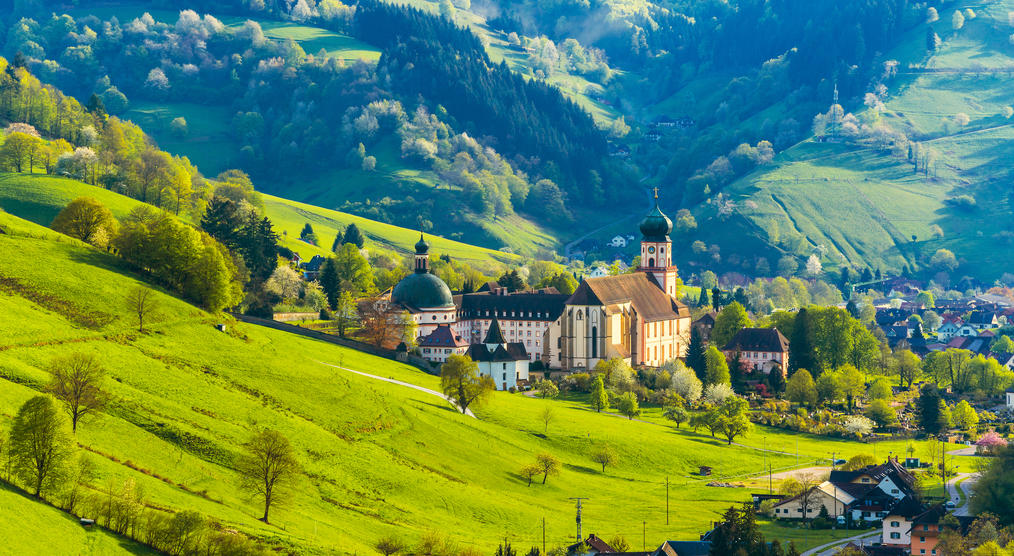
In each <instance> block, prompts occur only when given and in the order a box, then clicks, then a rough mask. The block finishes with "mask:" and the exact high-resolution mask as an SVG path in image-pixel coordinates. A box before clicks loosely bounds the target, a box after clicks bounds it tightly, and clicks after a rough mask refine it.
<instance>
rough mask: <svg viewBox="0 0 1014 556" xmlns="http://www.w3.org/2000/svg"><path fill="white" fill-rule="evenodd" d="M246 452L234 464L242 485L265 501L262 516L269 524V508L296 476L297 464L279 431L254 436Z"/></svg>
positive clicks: (268, 431) (290, 447) (261, 432)
mask: <svg viewBox="0 0 1014 556" xmlns="http://www.w3.org/2000/svg"><path fill="white" fill-rule="evenodd" d="M244 447H245V448H246V453H245V454H243V455H242V456H241V457H240V458H239V461H238V462H237V469H238V471H239V473H240V478H241V480H242V483H243V486H244V487H245V488H247V489H248V490H249V491H250V492H252V493H253V494H254V495H255V496H259V497H261V498H263V499H264V517H262V518H261V521H263V522H264V523H268V512H269V511H270V510H271V505H272V504H273V503H276V502H278V501H280V500H281V499H282V498H283V497H284V495H285V494H287V487H288V486H289V485H290V483H292V482H293V480H294V479H295V478H296V476H297V475H298V474H299V463H298V462H296V456H295V453H294V452H293V450H292V445H291V444H289V440H288V439H287V438H285V437H284V436H282V434H281V433H280V432H278V431H273V430H263V431H260V432H258V433H255V434H254V435H253V436H252V437H251V438H250V440H249V441H248V442H247V443H246V444H245V446H244Z"/></svg>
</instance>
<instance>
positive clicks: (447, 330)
mask: <svg viewBox="0 0 1014 556" xmlns="http://www.w3.org/2000/svg"><path fill="white" fill-rule="evenodd" d="M467 345H468V342H466V341H464V340H462V339H461V336H455V335H454V332H453V331H452V330H451V327H450V326H449V325H447V324H439V325H437V329H436V330H434V331H433V332H430V333H429V334H428V335H426V336H423V337H421V338H419V347H464V346H467Z"/></svg>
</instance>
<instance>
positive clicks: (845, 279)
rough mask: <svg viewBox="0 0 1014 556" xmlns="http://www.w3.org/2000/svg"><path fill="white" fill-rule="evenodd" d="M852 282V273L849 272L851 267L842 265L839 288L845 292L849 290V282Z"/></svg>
mask: <svg viewBox="0 0 1014 556" xmlns="http://www.w3.org/2000/svg"><path fill="white" fill-rule="evenodd" d="M851 283H852V273H851V272H849V267H847V266H843V267H841V279H840V280H839V281H838V289H839V290H841V292H842V293H843V294H844V293H845V291H846V290H848V287H849V284H851Z"/></svg>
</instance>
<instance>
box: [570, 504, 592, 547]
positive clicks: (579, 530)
mask: <svg viewBox="0 0 1014 556" xmlns="http://www.w3.org/2000/svg"><path fill="white" fill-rule="evenodd" d="M567 500H576V501H577V542H581V541H583V540H584V537H582V536H581V501H582V500H588V499H587V498H584V497H574V498H568V499H567Z"/></svg>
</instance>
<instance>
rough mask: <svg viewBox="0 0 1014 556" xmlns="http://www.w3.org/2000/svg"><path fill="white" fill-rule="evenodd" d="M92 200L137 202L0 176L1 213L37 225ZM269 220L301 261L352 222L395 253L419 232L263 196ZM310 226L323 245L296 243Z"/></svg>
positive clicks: (479, 258) (122, 211) (128, 205)
mask: <svg viewBox="0 0 1014 556" xmlns="http://www.w3.org/2000/svg"><path fill="white" fill-rule="evenodd" d="M81 196H89V197H94V198H96V199H98V200H99V201H101V202H102V203H103V204H104V205H106V206H107V207H109V210H111V211H112V212H113V215H114V216H116V217H118V218H120V217H123V216H125V215H126V214H127V213H129V212H130V210H131V209H132V208H134V207H135V206H137V205H139V204H141V203H140V201H136V200H134V199H131V198H129V197H126V196H123V195H120V194H118V193H114V192H112V191H109V190H107V189H103V188H101V187H96V186H92V185H88V184H86V183H82V182H79V181H76V180H72V179H68V178H62V177H54V176H46V175H43V174H32V175H28V174H9V173H0V209H3V210H5V211H7V212H9V213H11V214H15V215H17V216H19V217H22V218H24V219H26V220H30V221H32V222H35V223H36V224H40V225H44V226H46V225H49V223H50V222H52V221H53V218H55V217H56V215H57V214H58V213H59V212H60V210H61V209H62V208H63V207H64V206H66V205H67V203H69V202H70V201H71V200H73V199H75V198H77V197H81ZM263 198H264V207H265V212H266V215H267V217H268V218H270V219H271V221H272V223H273V224H274V226H275V231H276V232H278V234H279V236H280V243H281V244H282V245H284V246H285V247H288V248H290V249H292V250H294V251H296V252H297V253H299V254H300V255H301V256H302V257H303V258H304V259H310V258H311V257H312V256H313V255H318V254H319V255H326V254H327V250H328V249H329V248H330V247H331V241H332V240H333V239H334V236H335V234H336V233H337V230H338V226H342V227H344V226H348V225H349V224H351V223H355V224H356V226H358V227H359V229H360V230H362V232H363V234H365V235H366V237H367V240H368V241H369V243H368V247H370V248H371V249H379V250H381V251H385V252H392V253H395V254H408V253H412V252H413V250H414V245H415V242H416V241H418V239H419V232H418V231H415V230H408V229H404V228H398V227H396V226H392V225H390V224H384V223H381V222H375V221H372V220H368V219H366V218H361V217H358V216H354V215H351V214H347V213H342V212H338V211H333V210H327V209H322V208H319V207H315V206H312V205H307V204H303V203H297V202H295V201H288V200H286V199H281V198H278V197H272V196H270V195H264V196H263ZM307 222H309V223H310V224H311V225H313V227H314V230H315V231H316V232H317V235H318V236H319V237H320V238H321V239H320V242H321V247H317V246H314V245H310V244H308V243H305V242H303V241H300V240H299V232H300V230H302V228H303V225H304V224H306V223H307ZM427 238H428V241H429V242H430V244H431V245H432V247H433V249H434V252H435V253H447V254H448V255H450V256H452V257H455V258H459V259H462V260H465V261H468V262H469V263H470V264H474V265H476V266H477V267H479V268H484V269H492V268H494V267H496V266H498V265H501V264H509V263H511V262H514V261H516V260H518V258H517V257H516V256H513V255H510V254H508V253H504V252H502V251H493V250H490V249H484V248H481V247H476V246H473V245H468V244H465V243H460V242H456V241H451V240H447V239H444V238H441V237H436V236H431V235H429V234H427Z"/></svg>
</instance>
